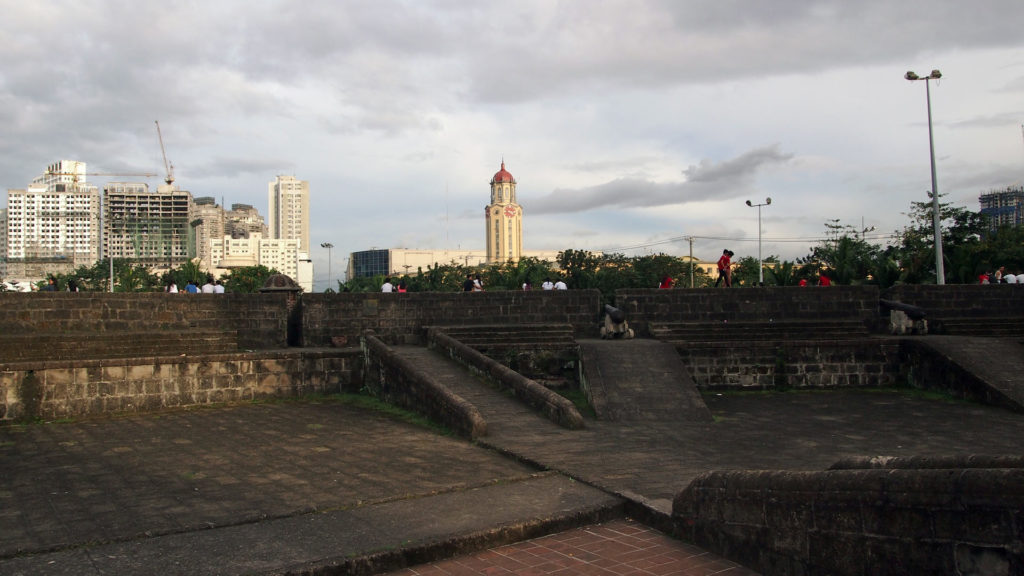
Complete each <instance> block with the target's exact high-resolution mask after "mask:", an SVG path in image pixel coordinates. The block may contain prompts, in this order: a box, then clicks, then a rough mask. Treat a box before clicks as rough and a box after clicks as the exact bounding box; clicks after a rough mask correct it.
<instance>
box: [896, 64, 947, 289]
mask: <svg viewBox="0 0 1024 576" xmlns="http://www.w3.org/2000/svg"><path fill="white" fill-rule="evenodd" d="M903 77H904V78H906V79H907V80H910V81H911V82H913V81H915V80H924V94H925V100H926V102H927V103H928V152H929V154H930V157H931V161H932V226H933V227H934V228H935V283H936V284H945V283H946V271H945V268H944V266H943V264H942V227H941V225H940V223H941V221H942V218H941V217H940V216H939V184H938V181H937V180H936V178H935V140H934V139H933V137H932V90H931V83H930V82H929V80H938V79H939V78H942V72H939V71H938V70H932V73H931V74H929V75H927V76H925V77H924V78H922V77H920V76H918V75H917V74H915V73H914V72H913V71H909V72H907V73H906V74H905V75H904V76H903Z"/></svg>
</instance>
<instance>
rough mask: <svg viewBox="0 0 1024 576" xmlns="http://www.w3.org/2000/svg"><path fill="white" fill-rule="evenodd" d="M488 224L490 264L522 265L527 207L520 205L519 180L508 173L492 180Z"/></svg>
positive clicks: (485, 209)
mask: <svg viewBox="0 0 1024 576" xmlns="http://www.w3.org/2000/svg"><path fill="white" fill-rule="evenodd" d="M484 216H485V220H486V221H487V263H488V264H497V263H502V262H518V261H519V259H520V258H521V257H522V255H523V208H522V206H520V205H519V204H516V179H515V178H513V177H512V175H511V174H509V172H508V170H505V161H504V160H502V161H501V170H498V172H497V173H495V174H494V177H493V178H491V203H490V204H488V205H487V207H486V208H484Z"/></svg>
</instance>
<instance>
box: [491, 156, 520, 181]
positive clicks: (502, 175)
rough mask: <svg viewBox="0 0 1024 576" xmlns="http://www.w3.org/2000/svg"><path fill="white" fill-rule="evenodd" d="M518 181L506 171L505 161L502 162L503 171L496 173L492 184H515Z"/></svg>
mask: <svg viewBox="0 0 1024 576" xmlns="http://www.w3.org/2000/svg"><path fill="white" fill-rule="evenodd" d="M515 181H516V179H515V178H513V177H512V175H511V174H509V172H508V170H505V161H504V160H502V161H501V170H498V171H497V172H495V173H494V178H491V184H498V183H501V182H512V183H513V184H515Z"/></svg>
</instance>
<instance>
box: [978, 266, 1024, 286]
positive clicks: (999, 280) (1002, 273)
mask: <svg viewBox="0 0 1024 576" xmlns="http://www.w3.org/2000/svg"><path fill="white" fill-rule="evenodd" d="M978 283H979V284H1024V270H1022V271H1020V272H1018V273H1017V274H1013V273H1012V272H1007V271H1006V266H1000V267H999V269H997V270H996V271H995V272H982V273H981V274H980V275H979V276H978Z"/></svg>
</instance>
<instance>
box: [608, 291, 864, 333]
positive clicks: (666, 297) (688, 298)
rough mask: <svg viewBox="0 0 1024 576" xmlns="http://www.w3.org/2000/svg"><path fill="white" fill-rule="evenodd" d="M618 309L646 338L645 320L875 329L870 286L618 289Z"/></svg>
mask: <svg viewBox="0 0 1024 576" xmlns="http://www.w3.org/2000/svg"><path fill="white" fill-rule="evenodd" d="M615 302H616V303H617V306H618V308H620V309H621V310H623V311H625V312H626V318H627V320H628V321H629V326H630V328H633V329H634V330H635V331H636V332H637V334H640V335H645V336H646V335H648V333H649V332H648V330H647V325H648V323H650V322H664V323H668V322H723V321H725V322H769V321H771V320H822V319H826V318H832V319H836V320H858V321H861V322H863V323H864V324H865V325H866V326H868V327H869V328H870V329H871V330H872V331H876V330H878V328H879V322H880V317H879V311H878V288H877V287H875V286H830V287H827V288H823V287H816V286H815V287H796V286H793V287H788V286H786V287H765V288H735V289H731V288H730V289H721V288H719V289H716V288H697V289H692V290H690V289H681V290H657V289H652V290H619V291H617V292H616V293H615Z"/></svg>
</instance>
